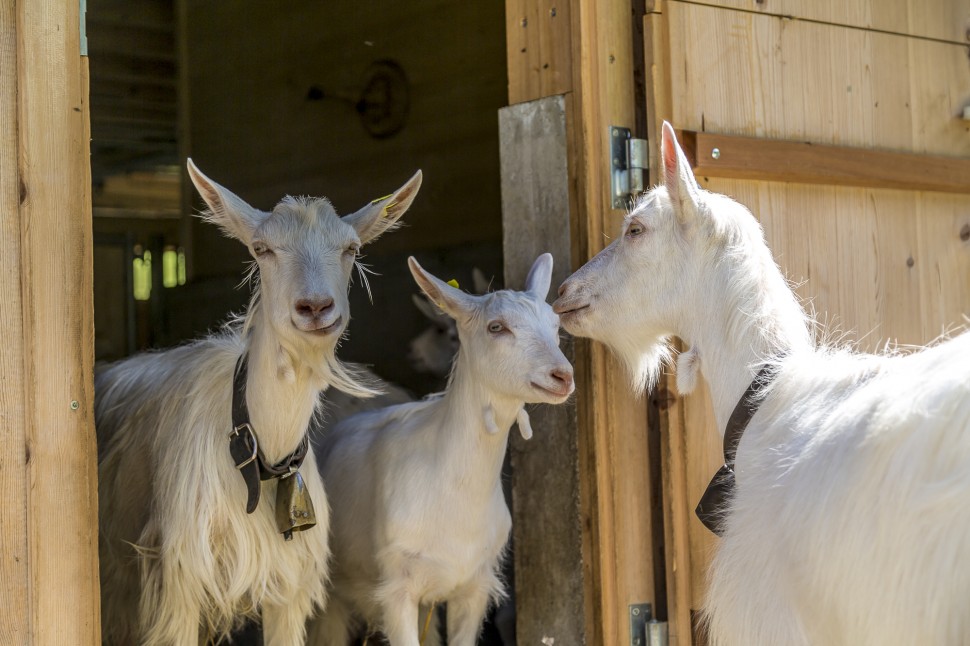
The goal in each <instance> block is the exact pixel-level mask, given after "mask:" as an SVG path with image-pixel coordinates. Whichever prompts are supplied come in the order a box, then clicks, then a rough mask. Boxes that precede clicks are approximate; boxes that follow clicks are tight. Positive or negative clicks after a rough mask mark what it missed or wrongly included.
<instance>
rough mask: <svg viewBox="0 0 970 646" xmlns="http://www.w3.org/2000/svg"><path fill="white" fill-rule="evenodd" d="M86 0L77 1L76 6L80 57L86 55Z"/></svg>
mask: <svg viewBox="0 0 970 646" xmlns="http://www.w3.org/2000/svg"><path fill="white" fill-rule="evenodd" d="M87 13H88V0H79V5H78V30H79V31H80V34H79V35H80V45H81V56H87V55H88V25H87Z"/></svg>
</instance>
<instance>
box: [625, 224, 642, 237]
mask: <svg viewBox="0 0 970 646" xmlns="http://www.w3.org/2000/svg"><path fill="white" fill-rule="evenodd" d="M646 230H647V228H646V227H645V226H643V225H642V224H640V223H639V222H634V223H633V224H631V225H630V226H629V227H628V228H627V230H626V234H627V236H629V237H631V238H636V237H637V236H638V235H640V234H642V233H643V232H644V231H646Z"/></svg>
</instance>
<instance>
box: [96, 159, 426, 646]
mask: <svg viewBox="0 0 970 646" xmlns="http://www.w3.org/2000/svg"><path fill="white" fill-rule="evenodd" d="M188 167H189V175H190V177H191V178H192V181H193V183H194V184H195V186H196V188H197V189H198V190H199V192H200V193H201V194H202V197H203V198H204V199H205V201H206V203H207V204H208V206H209V209H210V211H209V212H208V214H207V216H206V218H207V219H208V220H209V221H211V222H213V223H215V224H216V225H218V226H219V227H220V228H221V229H222V230H223V231H224V232H225V233H226V234H227V235H229V236H232V237H234V238H236V239H238V240H240V241H241V242H242V243H243V244H245V245H246V246H247V247H248V248H249V250H250V252H251V253H252V255H253V257H254V258H255V264H256V266H257V267H258V272H259V274H258V277H259V281H260V283H259V286H258V288H257V289H256V291H255V294H254V296H253V300H252V303H251V305H250V307H249V310H248V312H247V313H246V315H245V317H243V318H242V319H241V320H239V321H237V322H235V323H233V324H231V325H229V326H227V328H226V329H225V330H224V331H223V332H222V333H219V334H215V335H212V336H210V337H208V338H206V339H203V340H201V341H197V342H195V343H192V344H189V345H185V346H182V347H179V348H175V349H173V350H167V351H164V352H153V353H146V354H142V355H138V356H136V357H133V358H131V359H127V360H124V361H121V362H119V363H116V364H114V365H112V366H110V367H109V368H107V369H106V370H104V371H103V372H101V373H100V374H99V375H98V378H97V383H96V398H97V405H96V419H97V429H98V448H99V516H100V528H101V533H100V556H101V591H102V626H103V632H104V641H105V642H106V643H111V644H134V643H142V644H174V645H178V646H185V645H186V644H195V643H197V642H200V641H201V642H202V643H206V642H208V641H209V640H212V639H216V638H218V637H219V636H224V635H226V634H227V633H228V632H229V631H230V630H232V629H233V627H234V626H236V625H238V624H239V623H241V621H242V620H243V619H244V618H246V617H252V616H253V615H254V614H255V613H257V612H258V611H260V610H262V616H263V625H264V629H265V635H266V643H267V644H269V645H287V646H293V645H296V644H300V643H302V641H303V638H304V630H305V622H306V618H307V616H308V615H309V614H310V613H311V611H312V610H313V606H314V605H321V604H323V602H324V600H325V586H326V580H327V559H328V556H329V551H328V547H327V545H328V540H327V538H328V505H327V500H326V498H325V496H324V491H323V484H322V482H321V480H320V477H319V474H318V472H317V469H316V464H315V461H314V457H313V455H312V453H311V454H309V455H307V457H306V462H305V464H304V465H303V468H302V469H300V473H301V474H302V475H303V477H304V478H305V486H306V490H307V492H308V493H309V496H310V497H311V499H312V501H313V503H315V508H316V513H317V525H318V526H317V527H314V528H311V529H308V530H307V531H302V532H299V533H297V534H295V535H293V537H292V540H289V541H286V540H284V538H283V536H282V535H281V534H280V529H279V528H278V526H277V522H276V521H275V520H274V504H273V500H274V496H275V494H276V489H277V482H278V481H277V480H275V479H270V480H266V481H264V482H263V484H262V496H261V502H260V503H259V504H258V506H257V507H256V508H255V512H254V513H252V514H247V513H246V507H247V486H246V485H245V484H244V481H243V478H242V476H241V475H240V471H239V470H237V468H236V466H235V464H234V461H233V459H232V457H231V456H230V452H229V431H230V430H231V429H232V427H233V423H232V421H231V420H232V418H233V414H232V412H231V404H232V400H233V374H234V368H235V366H236V362H237V360H238V359H239V358H240V357H241V356H245V357H246V358H247V359H246V362H247V365H248V379H247V381H246V383H245V386H244V387H245V401H246V402H247V404H248V409H249V418H250V421H251V422H252V427H253V428H254V429H255V434H256V435H257V436H258V443H259V450H260V452H261V456H260V457H261V458H262V460H263V461H264V462H265V463H266V464H268V465H275V464H277V463H279V462H280V461H282V460H284V458H287V457H288V456H290V455H292V454H293V453H294V451H295V450H296V449H297V448H298V447H299V446H300V445H301V443H302V441H303V438H304V437H305V434H306V432H307V425H308V422H309V421H310V418H311V416H312V415H313V414H314V411H315V408H316V406H317V403H318V401H319V394H320V392H321V391H322V390H323V389H325V388H327V387H328V386H330V385H333V386H335V387H337V388H340V389H341V390H345V391H347V392H350V393H353V394H355V395H358V396H369V395H370V394H372V393H371V391H370V390H369V389H368V388H366V387H365V386H362V385H360V384H359V383H358V382H357V381H355V378H354V376H353V375H351V374H350V373H349V372H348V371H347V370H346V369H345V368H344V367H343V366H342V365H341V364H340V363H339V362H338V361H337V359H336V358H335V355H334V351H335V349H336V346H337V342H338V339H339V338H340V336H341V335H342V334H343V332H344V330H345V329H346V326H347V322H348V320H349V318H350V312H349V311H348V305H347V302H348V299H347V287H348V284H349V281H350V275H351V271H352V269H353V268H354V264H355V258H356V256H357V251H358V249H359V247H360V245H362V244H364V243H367V242H370V241H371V240H373V239H375V238H376V237H377V236H379V235H380V234H381V233H383V232H385V231H387V230H388V229H390V228H392V227H393V226H394V224H395V223H396V222H397V220H398V218H400V217H401V215H403V214H404V212H405V211H406V210H407V208H408V206H409V205H410V204H411V202H412V200H413V199H414V197H415V195H416V193H417V191H418V188H419V186H420V184H421V174H420V173H418V174H416V175H415V176H414V177H413V178H412V179H411V180H410V181H409V182H408V183H407V184H405V185H404V186H403V187H402V188H401V189H399V190H398V191H397V192H395V193H394V194H393V195H392V196H390V197H389V198H387V199H386V200H383V201H380V202H377V203H372V204H369V205H367V206H365V207H364V208H363V209H361V210H360V211H358V212H356V213H354V214H352V215H348V216H346V217H344V218H340V217H337V214H336V213H335V212H334V209H333V207H332V206H331V205H330V203H329V202H328V201H327V200H325V199H294V198H286V199H284V200H283V201H282V202H280V203H279V204H278V205H277V206H276V208H274V209H273V211H272V213H265V212H261V211H258V210H257V209H254V208H253V207H251V206H249V205H248V204H246V203H245V202H244V201H243V200H242V199H240V198H239V197H237V196H235V195H233V194H232V193H231V192H230V191H228V190H226V189H225V188H223V187H221V186H219V185H218V184H216V183H215V182H213V181H211V180H209V179H208V178H207V177H205V176H204V175H203V174H202V173H201V172H199V170H198V169H197V168H196V167H195V165H193V164H192V162H191V160H190V161H189V164H188ZM292 477H295V476H292Z"/></svg>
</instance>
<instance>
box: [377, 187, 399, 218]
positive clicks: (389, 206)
mask: <svg viewBox="0 0 970 646" xmlns="http://www.w3.org/2000/svg"><path fill="white" fill-rule="evenodd" d="M391 195H394V193H391V194H390V195H385V196H384V197H379V198H377V199H376V200H372V201H371V204H379V203H380V202H383V201H384V200H386V199H387V198H389V197H391ZM392 206H397V202H391V203H390V204H385V205H384V210H383V211H382V212H381V217H382V218H386V217H387V210H388V209H389V208H391V207H392Z"/></svg>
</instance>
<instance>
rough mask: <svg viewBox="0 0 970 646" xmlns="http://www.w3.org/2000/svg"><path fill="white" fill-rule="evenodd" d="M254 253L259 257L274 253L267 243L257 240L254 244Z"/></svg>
mask: <svg viewBox="0 0 970 646" xmlns="http://www.w3.org/2000/svg"><path fill="white" fill-rule="evenodd" d="M253 253H254V254H256V255H257V256H265V255H266V254H268V253H273V250H272V249H270V248H269V246H268V245H267V244H266V243H265V242H261V241H259V240H257V241H256V242H254V243H253Z"/></svg>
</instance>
